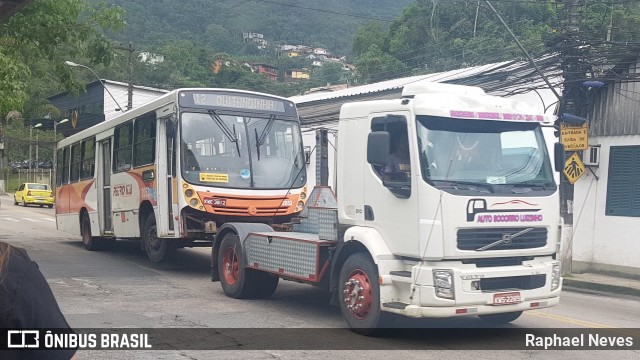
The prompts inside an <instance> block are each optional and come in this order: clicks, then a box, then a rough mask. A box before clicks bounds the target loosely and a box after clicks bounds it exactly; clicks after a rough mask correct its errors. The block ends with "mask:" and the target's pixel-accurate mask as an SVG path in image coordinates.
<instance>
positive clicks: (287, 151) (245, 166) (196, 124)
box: [181, 110, 306, 189]
mask: <svg viewBox="0 0 640 360" xmlns="http://www.w3.org/2000/svg"><path fill="white" fill-rule="evenodd" d="M181 134H182V136H181V154H182V156H181V161H182V163H181V164H182V175H183V177H184V179H185V180H186V181H188V182H190V183H193V184H199V185H207V186H216V187H226V188H239V189H244V188H259V189H288V188H297V187H301V186H303V185H304V184H305V183H306V169H305V162H304V155H303V152H302V138H301V136H300V127H299V125H298V123H297V122H296V121H293V120H282V119H278V118H277V117H276V116H274V115H270V116H269V115H263V116H247V115H230V114H227V113H225V114H218V113H217V112H215V111H212V110H210V111H209V112H207V113H195V112H184V113H182V120H181Z"/></svg>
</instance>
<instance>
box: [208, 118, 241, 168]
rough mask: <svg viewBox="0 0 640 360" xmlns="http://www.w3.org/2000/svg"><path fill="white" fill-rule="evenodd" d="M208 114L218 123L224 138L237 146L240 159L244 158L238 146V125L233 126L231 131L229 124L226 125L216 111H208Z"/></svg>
mask: <svg viewBox="0 0 640 360" xmlns="http://www.w3.org/2000/svg"><path fill="white" fill-rule="evenodd" d="M207 113H208V114H209V116H211V118H212V119H213V121H215V122H216V124H218V127H219V128H220V130H222V133H223V134H224V136H225V137H226V138H227V139H228V140H229V141H231V142H232V143H235V144H236V150H237V151H238V157H242V155H241V154H240V144H238V135H237V134H236V125H235V124H234V125H233V130H231V129H229V127H228V126H227V124H225V123H224V120H222V118H220V115H218V113H217V112H216V111H215V110H207Z"/></svg>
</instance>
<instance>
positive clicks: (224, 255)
mask: <svg viewBox="0 0 640 360" xmlns="http://www.w3.org/2000/svg"><path fill="white" fill-rule="evenodd" d="M250 270H251V269H247V268H246V267H245V265H244V255H243V253H242V246H241V245H240V239H239V238H238V235H236V234H234V233H228V234H226V235H225V236H224V237H223V238H222V242H221V243H220V249H219V250H218V273H219V274H220V284H222V290H224V293H225V294H226V295H227V296H229V297H232V298H234V299H247V298H251V297H255V296H256V295H257V292H258V291H257V289H258V288H259V287H260V284H259V282H258V279H257V276H256V275H257V274H256V272H254V271H250ZM276 285H277V283H276ZM274 291H275V288H274Z"/></svg>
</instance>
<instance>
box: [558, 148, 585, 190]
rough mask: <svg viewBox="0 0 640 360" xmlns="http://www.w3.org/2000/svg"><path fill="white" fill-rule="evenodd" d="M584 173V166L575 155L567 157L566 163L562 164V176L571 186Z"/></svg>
mask: <svg viewBox="0 0 640 360" xmlns="http://www.w3.org/2000/svg"><path fill="white" fill-rule="evenodd" d="M585 171H586V169H585V167H584V164H583V163H582V160H580V157H579V156H578V154H576V153H573V155H571V156H569V158H568V159H567V161H565V162H564V171H563V172H564V176H566V177H567V180H569V182H570V183H571V184H573V183H575V182H576V181H578V179H580V177H581V176H582V175H584V173H585Z"/></svg>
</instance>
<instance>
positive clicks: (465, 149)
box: [416, 116, 556, 190]
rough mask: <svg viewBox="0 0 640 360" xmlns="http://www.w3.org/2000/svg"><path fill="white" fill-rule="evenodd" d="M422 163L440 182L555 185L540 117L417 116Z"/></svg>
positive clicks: (424, 171)
mask: <svg viewBox="0 0 640 360" xmlns="http://www.w3.org/2000/svg"><path fill="white" fill-rule="evenodd" d="M416 123H417V130H418V142H419V144H420V165H421V169H422V175H423V178H424V180H425V181H427V182H429V183H431V184H433V185H434V186H435V187H439V188H440V187H441V188H449V187H450V186H452V184H453V185H456V184H457V186H459V187H460V186H462V187H464V186H467V187H468V186H474V185H480V186H481V187H484V188H487V187H489V188H491V189H492V190H495V189H496V188H500V187H502V188H505V187H507V188H513V187H520V188H523V187H529V188H531V189H551V188H553V189H555V186H556V185H555V182H554V180H553V170H552V168H551V164H550V161H549V156H548V152H547V148H546V145H545V142H544V137H543V134H542V129H541V127H540V125H539V124H537V123H525V122H506V121H490V120H465V119H452V118H441V117H434V116H417V121H416Z"/></svg>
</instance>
